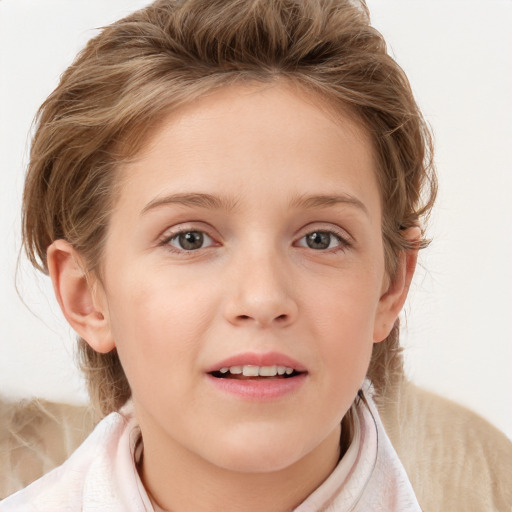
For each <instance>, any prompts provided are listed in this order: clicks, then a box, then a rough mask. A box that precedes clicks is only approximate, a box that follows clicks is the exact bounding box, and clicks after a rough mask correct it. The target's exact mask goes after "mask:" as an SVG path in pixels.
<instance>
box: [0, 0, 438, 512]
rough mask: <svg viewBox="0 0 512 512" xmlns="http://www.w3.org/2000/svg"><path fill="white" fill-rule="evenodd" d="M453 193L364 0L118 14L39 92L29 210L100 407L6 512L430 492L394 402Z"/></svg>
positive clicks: (166, 1) (191, 6)
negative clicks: (390, 404)
mask: <svg viewBox="0 0 512 512" xmlns="http://www.w3.org/2000/svg"><path fill="white" fill-rule="evenodd" d="M435 192H436V178H435V174H434V171H433V168H432V164H431V141H430V135H429V132H428V130H427V129H426V127H425V123H424V121H423V118H422V116H421V113H420V112H419V110H418V108H417V106H416V103H415V101H414V98H413V96H412V93H411V90H410V87H409V84H408V81H407V79H406V77H405V76H404V74H403V72H402V71H401V69H400V68H399V67H398V65H397V64H396V63H395V62H394V61H393V60H392V59H391V58H390V57H389V56H388V55H387V53H386V48H385V44H384V41H383V39H382V36H381V35H380V34H379V33H378V32H377V31H376V30H375V29H373V28H372V27H370V25H369V18H368V12H367V10H366V8H365V6H364V4H359V3H357V2H356V3H354V2H351V1H348V0H346V1H343V0H336V1H335V0H323V1H318V0H311V1H309V0H308V1H305V0H301V1H297V0H273V1H258V0H251V1H247V0H230V1H209V2H205V1H203V0H192V1H190V0H189V1H172V0H160V1H157V2H155V3H154V4H152V5H151V6H149V7H147V8H145V9H143V10H141V11H138V12H136V13H134V14H133V15H131V16H128V17H127V18H125V19H123V20H120V21H119V22H117V23H114V24H113V25H111V26H110V27H108V28H106V29H105V30H104V31H103V32H102V33H101V34H100V35H99V36H98V37H96V38H95V39H93V40H92V41H90V42H89V44H88V45H87V47H86V48H85V49H84V51H83V52H81V53H80V55H79V56H78V57H77V59H76V61H75V62H74V63H73V65H72V66H71V67H70V68H69V69H68V70H67V71H66V73H65V74H64V75H63V76H62V79H61V82H60V84H59V87H58V88H57V89H56V90H55V91H54V93H53V94H52V95H51V96H50V97H49V98H48V99H47V101H46V102H45V103H44V104H43V106H42V107H41V110H40V113H39V121H38V129H37V132H36V134H35V136H34V140H33V146H32V150H31V157H30V166H29V173H28V176H27V180H26V185H25V195H24V210H23V213H24V217H23V231H24V241H25V248H26V250H27V253H28V255H29V258H30V259H31V261H32V263H33V264H34V265H35V266H36V267H37V268H39V269H40V270H42V271H43V272H45V273H49V275H50V276H51V279H52V283H53V287H54V291H55V294H56V297H57V300H58V302H59V304H60V306H61V309H62V311H63V313H64V316H65V317H66V319H67V320H68V322H69V323H70V325H71V326H72V327H73V328H74V329H75V331H76V332H77V333H78V335H79V349H80V353H81V358H82V367H83V369H84V371H85V373H86V375H87V379H88V386H89V392H90V395H91V398H92V400H93V402H94V403H95V404H96V405H97V407H98V408H99V409H100V410H101V412H102V414H103V415H104V416H105V418H104V419H103V420H102V421H101V422H100V423H99V425H98V426H97V428H96V429H95V431H94V432H93V434H91V436H90V437H89V438H88V439H87V441H86V442H85V443H84V444H83V445H82V446H81V447H80V448H79V449H78V450H77V451H76V452H75V453H74V455H73V456H72V457H71V458H70V459H69V460H68V461H67V462H66V463H65V464H64V465H63V466H61V467H60V468H58V469H56V470H55V471H53V472H51V473H49V474H48V475H46V476H45V477H43V478H42V479H40V480H39V481H37V482H36V483H34V484H32V485H31V486H29V487H28V488H27V489H26V490H24V491H21V492H20V493H18V494H16V495H13V496H12V497H11V498H8V499H7V500H5V501H4V502H2V505H1V510H5V511H8V510H70V511H71V510H82V509H83V510H102V511H104V510H155V511H160V510H173V511H197V510H201V511H208V510H218V509H219V507H222V508H223V509H225V510H247V511H250V510H256V509H257V510H261V509H263V510H275V511H285V510H298V511H313V510H336V511H341V510H383V511H384V510H386V511H390V510H400V511H413V510H414V511H415V510H419V505H418V503H417V500H416V498H415V496H414V492H413V490H412V487H411V485H410V483H409V481H408V478H407V475H406V473H405V471H404V469H403V467H402V465H401V463H400V461H399V459H398V457H397V455H396V453H395V452H394V450H393V448H392V446H391V444H390V442H389V439H388V438H387V435H386V433H385V432H384V430H383V428H382V425H381V422H380V419H379V417H378V413H377V411H376V408H375V405H374V398H377V399H378V398H379V396H382V395H383V394H384V392H385V390H386V388H389V387H393V386H394V385H396V383H397V382H398V381H399V380H400V378H401V357H400V349H399V343H398V322H397V316H398V314H399V312H400V309H401V307H402V305H403V303H404V301H405V298H406V296H407V291H408V287H409V284H410V281H411V278H412V275H413V272H414V268H415V263H416V257H417V252H418V250H419V249H420V248H422V247H424V246H425V245H426V240H425V239H424V237H423V233H422V230H421V225H422V219H423V218H424V217H425V216H426V215H428V213H429V211H430V209H431V207H432V204H433V202H434V198H435ZM198 483H199V485H198Z"/></svg>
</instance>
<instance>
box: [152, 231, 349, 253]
mask: <svg viewBox="0 0 512 512" xmlns="http://www.w3.org/2000/svg"><path fill="white" fill-rule="evenodd" d="M192 233H196V234H199V235H201V237H202V238H203V239H204V238H207V239H208V240H210V242H211V243H209V245H207V246H206V247H203V246H202V247H199V248H197V249H185V248H183V247H176V246H174V245H172V243H171V242H172V241H174V240H177V241H179V238H180V237H181V236H183V235H188V234H192ZM312 235H328V236H329V246H328V247H326V248H323V249H314V248H313V247H310V246H309V245H308V242H307V237H308V236H312ZM333 237H334V239H335V240H336V241H337V245H336V246H335V247H330V245H331V244H332V242H333V240H332V238H333ZM303 240H304V244H300V242H301V241H303ZM159 245H161V246H164V247H166V248H167V249H168V250H169V251H171V252H174V253H179V254H192V253H195V252H197V251H200V250H201V249H208V248H209V247H212V246H215V245H219V244H217V243H216V242H215V239H214V237H212V236H210V235H209V234H208V233H207V232H206V231H205V230H203V229H193V228H190V229H181V230H179V231H175V232H173V233H171V234H168V235H166V236H165V237H164V238H162V240H161V241H160V242H159ZM294 246H296V247H303V248H306V249H307V248H309V249H311V250H313V251H315V252H319V253H320V252H323V253H336V252H338V251H345V250H346V249H348V248H350V247H351V246H352V243H351V241H349V239H348V237H347V236H346V235H345V234H342V233H340V232H339V231H338V230H334V229H313V230H311V231H308V232H307V233H306V234H304V235H303V236H301V237H300V238H299V239H298V240H297V241H296V242H294Z"/></svg>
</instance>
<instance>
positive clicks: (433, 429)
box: [379, 382, 512, 511]
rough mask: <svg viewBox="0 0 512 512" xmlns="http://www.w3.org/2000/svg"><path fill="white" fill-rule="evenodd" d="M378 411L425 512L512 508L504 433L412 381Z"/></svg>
mask: <svg viewBox="0 0 512 512" xmlns="http://www.w3.org/2000/svg"><path fill="white" fill-rule="evenodd" d="M379 410H380V414H381V418H382V420H383V423H384V426H385V428H386V431H387V433H388V435H389V437H390V439H391V442H392V444H393V446H394V448H395V450H396V451H397V453H398V455H399V457H400V459H401V461H402V463H403V465H404V467H405V469H406V471H407V474H408V476H409V478H410V480H411V483H412V485H413V488H414V490H415V492H416V495H417V496H418V499H419V502H420V504H421V505H422V507H423V509H424V510H425V511H430V510H497V511H500V510H509V509H510V508H509V507H510V503H512V442H511V441H510V440H509V439H508V438H507V437H506V436H505V435H504V434H503V433H502V432H500V431H499V430H498V429H496V428H495V427H494V426H492V425H491V424H490V423H488V422H487V421H486V420H484V419H483V418H481V417H480V416H479V415H477V414H476V413H474V412H473V411H471V410H469V409H467V408H465V407H462V406H461V405H458V404H456V403H454V402H452V401H450V400H447V399H445V398H443V397H441V396H439V395H436V394H434V393H430V392H428V391H426V390H423V389H421V388H419V387H417V386H415V385H414V384H412V383H410V382H404V383H403V385H402V386H401V388H400V390H399V391H398V394H397V396H396V397H394V399H391V400H389V401H386V398H385V399H384V401H383V402H381V404H380V406H379Z"/></svg>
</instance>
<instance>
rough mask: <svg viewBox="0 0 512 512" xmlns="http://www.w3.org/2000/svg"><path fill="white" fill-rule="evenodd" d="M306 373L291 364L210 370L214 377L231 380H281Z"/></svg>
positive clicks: (239, 366) (228, 367)
mask: <svg viewBox="0 0 512 512" xmlns="http://www.w3.org/2000/svg"><path fill="white" fill-rule="evenodd" d="M305 373H306V372H304V371H300V370H297V369H295V368H292V367H290V366H281V365H272V366H256V365H252V364H246V365H237V366H224V367H222V368H220V369H219V370H215V371H212V372H209V374H210V375H211V376H212V377H215V378H217V379H229V380H281V379H291V378H294V377H298V376H300V375H303V374H305Z"/></svg>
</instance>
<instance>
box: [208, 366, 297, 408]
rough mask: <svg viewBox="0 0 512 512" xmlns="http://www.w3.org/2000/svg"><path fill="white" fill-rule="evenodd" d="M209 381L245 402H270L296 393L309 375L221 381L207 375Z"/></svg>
mask: <svg viewBox="0 0 512 512" xmlns="http://www.w3.org/2000/svg"><path fill="white" fill-rule="evenodd" d="M207 377H208V379H209V381H210V382H211V383H212V384H213V385H214V386H216V387H217V389H220V390H221V391H223V392H225V393H229V394H231V395H234V396H237V397H239V398H242V399H245V400H254V401H259V402H268V401H272V400H277V399H279V398H282V397H285V396H287V395H290V394H292V393H294V392H296V391H297V390H298V389H299V388H300V387H301V386H302V385H303V384H304V382H305V380H306V377H307V374H306V373H301V374H300V375H297V376H295V377H290V378H288V379H261V380H256V379H255V380H252V379H248V380H238V379H219V378H218V377H213V376H212V375H209V374H208V375H207Z"/></svg>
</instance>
